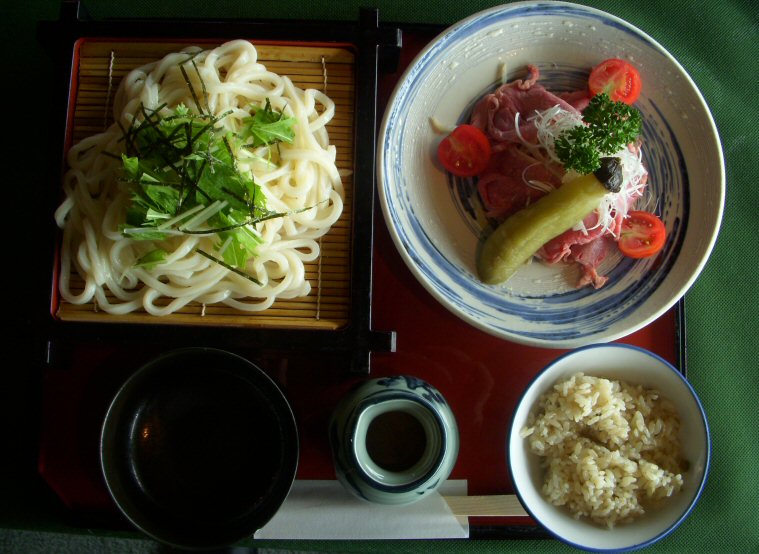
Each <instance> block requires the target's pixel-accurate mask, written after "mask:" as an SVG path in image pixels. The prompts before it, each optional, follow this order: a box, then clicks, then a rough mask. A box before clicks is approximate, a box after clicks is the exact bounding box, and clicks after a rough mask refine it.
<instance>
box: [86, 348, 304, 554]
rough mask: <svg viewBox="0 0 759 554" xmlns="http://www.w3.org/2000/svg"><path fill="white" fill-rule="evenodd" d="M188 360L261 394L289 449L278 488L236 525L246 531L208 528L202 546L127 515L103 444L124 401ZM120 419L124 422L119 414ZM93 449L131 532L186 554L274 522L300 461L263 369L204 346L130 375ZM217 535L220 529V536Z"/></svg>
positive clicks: (283, 400)
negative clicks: (208, 360) (199, 359)
mask: <svg viewBox="0 0 759 554" xmlns="http://www.w3.org/2000/svg"><path fill="white" fill-rule="evenodd" d="M193 355H195V356H197V355H203V356H210V357H216V358H221V359H226V360H228V361H229V362H230V363H231V364H232V365H231V367H229V366H224V367H223V368H222V367H217V366H208V367H207V368H204V369H203V371H207V372H209V373H211V372H214V373H218V372H223V373H227V374H231V375H232V376H234V377H237V378H240V379H243V380H245V381H246V382H247V383H249V384H250V385H251V386H252V387H253V388H255V389H256V390H258V391H259V392H261V394H264V395H266V396H267V398H268V400H269V401H270V402H271V406H272V409H273V411H274V412H275V413H276V418H277V419H278V420H279V421H280V422H281V423H282V433H283V437H284V439H285V440H286V441H287V443H288V449H287V450H286V452H285V458H284V462H283V464H282V466H281V467H282V469H283V471H282V473H281V476H280V478H279V479H278V482H277V484H275V485H274V487H273V488H272V491H271V494H272V499H271V500H269V501H266V502H263V503H262V504H261V506H260V508H257V509H255V510H253V511H252V512H250V513H248V514H246V515H245V517H244V518H243V519H244V525H243V524H240V525H239V527H241V528H242V527H244V529H245V530H241V531H239V532H237V533H229V532H225V530H224V529H223V526H224V524H221V525H217V526H215V527H214V526H212V527H209V528H208V529H209V530H210V531H211V532H210V533H209V535H212V538H210V539H209V540H208V542H203V543H202V544H199V543H190V542H184V541H181V540H176V536H175V535H177V534H178V533H177V529H172V531H171V532H170V533H169V535H174V536H173V537H167V536H164V534H163V533H161V532H157V531H156V530H155V529H156V527H158V528H159V529H160V526H153V525H151V526H150V528H147V527H146V526H145V525H144V524H143V523H142V518H140V517H138V516H137V515H135V514H134V513H132V511H131V510H130V509H128V508H127V507H126V506H124V505H123V501H127V503H129V501H128V496H127V495H126V494H125V493H123V492H119V491H118V490H116V489H115V486H114V483H113V479H114V474H115V472H116V470H115V469H114V467H113V461H112V460H111V458H112V456H113V455H114V453H113V452H108V444H109V443H110V442H113V440H114V439H113V436H112V435H113V431H114V428H115V426H116V425H117V423H118V421H117V416H118V412H119V409H120V405H121V404H123V403H124V402H126V401H128V400H129V399H130V398H133V397H134V395H135V393H137V394H139V393H140V388H141V387H142V385H143V384H144V381H145V380H148V381H149V380H150V379H151V378H155V376H156V375H159V376H160V373H162V372H166V371H170V370H171V369H172V367H173V366H172V365H171V364H170V363H169V362H171V361H172V360H174V359H176V358H180V359H181V358H184V357H187V356H193ZM121 417H123V414H122V416H121ZM98 446H99V461H100V470H101V475H102V477H103V480H104V483H105V485H106V488H107V490H108V493H109V495H110V497H111V500H112V501H113V502H114V504H115V505H116V507H117V508H118V509H119V511H120V512H121V513H122V514H123V515H124V517H126V519H127V520H129V522H130V523H131V524H132V525H133V526H134V527H135V528H137V529H138V530H140V531H141V532H143V533H144V534H146V535H147V536H149V537H151V538H153V539H155V540H157V541H159V542H161V543H163V544H166V545H169V546H172V547H178V548H183V549H190V550H194V549H208V548H212V549H213V548H223V547H227V546H230V545H232V544H234V543H236V542H239V541H240V540H243V539H244V538H246V537H248V536H252V535H253V534H254V533H255V531H257V530H258V529H260V528H261V527H263V526H264V525H265V524H266V523H267V522H268V521H270V520H271V518H272V517H274V515H275V514H276V512H277V511H278V509H279V508H280V507H281V505H282V504H283V503H284V501H285V499H286V498H287V496H288V495H289V494H290V491H291V490H292V486H293V483H294V481H295V476H296V473H297V467H298V464H299V459H300V446H299V434H298V428H297V423H296V419H295V414H294V412H293V409H292V406H291V405H290V403H289V401H288V399H287V397H286V396H285V394H284V391H283V390H282V389H281V387H280V386H279V385H278V384H277V383H276V382H275V381H274V380H273V379H272V378H271V377H270V376H269V375H268V374H267V373H266V372H265V371H263V369H261V368H260V367H259V366H258V365H257V364H255V363H254V362H252V361H251V360H249V359H247V358H245V357H243V356H241V355H239V354H235V353H234V352H230V351H228V350H224V349H221V348H215V347H205V346H187V347H179V348H175V349H171V350H168V351H165V352H163V353H161V354H159V355H157V356H154V357H151V358H149V359H148V360H147V361H146V362H145V363H143V364H142V365H141V366H139V367H138V368H137V369H136V370H134V371H133V372H132V373H131V374H129V375H128V376H127V377H126V378H125V379H124V380H123V381H122V383H121V385H120V386H119V387H118V389H117V390H116V392H115V393H114V394H113V397H112V399H111V401H110V403H109V404H108V408H107V410H106V412H105V415H104V417H103V420H102V424H101V427H100V440H99V445H98ZM218 529H221V531H219V530H218Z"/></svg>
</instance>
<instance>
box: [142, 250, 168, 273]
mask: <svg viewBox="0 0 759 554" xmlns="http://www.w3.org/2000/svg"><path fill="white" fill-rule="evenodd" d="M168 255H169V254H168V252H166V250H163V249H162V248H156V249H155V250H151V251H150V252H148V253H147V254H145V255H144V256H142V257H141V258H140V259H139V260H137V262H135V264H134V267H142V268H145V269H153V268H154V267H155V266H157V265H158V264H162V263H165V262H166V258H167V256H168Z"/></svg>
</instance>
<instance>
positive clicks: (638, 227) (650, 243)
mask: <svg viewBox="0 0 759 554" xmlns="http://www.w3.org/2000/svg"><path fill="white" fill-rule="evenodd" d="M666 240H667V230H666V229H665V228H664V223H662V220H661V219H659V218H658V217H656V216H655V215H654V214H652V213H649V212H641V211H631V212H627V217H626V218H625V219H624V220H623V221H622V231H621V233H620V237H619V243H618V244H619V250H620V252H622V254H624V255H625V256H629V257H630V258H648V257H649V256H653V255H654V254H656V253H657V252H659V250H661V249H662V247H663V246H664V242H665V241H666Z"/></svg>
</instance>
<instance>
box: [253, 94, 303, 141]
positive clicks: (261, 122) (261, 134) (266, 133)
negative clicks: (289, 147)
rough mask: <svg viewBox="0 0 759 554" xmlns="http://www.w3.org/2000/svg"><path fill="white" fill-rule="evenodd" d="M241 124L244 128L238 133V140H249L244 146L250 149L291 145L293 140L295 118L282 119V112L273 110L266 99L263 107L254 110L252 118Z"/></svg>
mask: <svg viewBox="0 0 759 554" xmlns="http://www.w3.org/2000/svg"><path fill="white" fill-rule="evenodd" d="M243 123H244V124H245V127H244V128H243V130H242V131H241V133H240V138H241V139H243V140H250V141H251V142H250V143H248V144H246V146H249V147H251V148H257V147H259V146H271V145H272V144H276V143H278V142H286V143H288V144H292V142H293V139H294V138H295V132H294V131H293V125H294V123H295V118H294V117H284V114H283V113H282V112H278V111H275V110H273V109H272V108H271V103H270V102H269V99H268V98H267V99H266V104H265V105H264V107H263V108H254V114H253V116H252V117H246V118H245V119H243Z"/></svg>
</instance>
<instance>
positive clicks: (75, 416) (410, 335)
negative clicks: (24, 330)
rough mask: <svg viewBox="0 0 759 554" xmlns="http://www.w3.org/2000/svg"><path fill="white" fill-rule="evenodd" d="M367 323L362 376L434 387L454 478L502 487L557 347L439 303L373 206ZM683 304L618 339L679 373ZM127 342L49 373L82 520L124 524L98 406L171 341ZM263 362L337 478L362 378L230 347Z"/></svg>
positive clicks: (316, 468)
mask: <svg viewBox="0 0 759 554" xmlns="http://www.w3.org/2000/svg"><path fill="white" fill-rule="evenodd" d="M436 32H437V29H434V28H416V27H415V28H409V29H407V30H406V32H405V33H404V46H403V48H402V50H401V60H400V64H399V66H398V69H397V71H395V72H394V73H392V74H387V75H385V76H384V77H382V79H381V82H380V86H379V90H378V93H379V110H380V111H379V113H380V114H381V113H382V112H381V110H382V107H383V106H384V103H385V102H386V100H387V98H388V97H389V94H390V92H391V91H392V88H393V86H394V85H395V83H396V81H397V79H398V78H399V77H400V75H401V73H402V71H403V69H404V67H405V65H406V64H408V62H409V61H410V60H411V59H412V58H413V56H414V55H415V54H416V53H417V52H418V51H419V49H420V48H421V47H422V46H424V44H426V43H427V41H429V40H430V39H431V38H433V37H434V35H435V33H436ZM375 214H376V218H375V228H374V246H373V292H372V302H371V304H372V328H373V329H377V330H383V331H384V330H392V331H395V332H396V333H397V335H396V336H397V343H396V351H395V352H392V353H389V352H379V353H374V354H372V358H371V377H376V376H383V375H390V374H408V375H414V376H417V377H420V378H422V379H424V380H426V381H428V382H430V383H431V384H433V385H434V386H435V387H437V388H438V389H439V390H440V391H441V392H442V393H443V395H444V396H445V397H446V399H447V400H448V402H449V404H450V405H451V407H452V409H453V411H454V413H455V415H456V418H457V422H458V426H459V432H460V439H461V447H460V452H459V457H458V460H457V463H456V466H455V468H454V470H453V473H452V475H451V479H463V480H466V481H467V486H468V493H469V494H470V495H488V494H511V493H513V487H512V484H511V481H510V477H509V474H508V469H507V464H506V455H507V453H506V442H507V429H508V426H509V422H510V418H511V413H512V411H513V409H514V407H515V405H516V402H517V400H518V398H519V396H520V395H521V393H522V391H523V390H524V388H525V387H526V386H527V384H528V383H529V382H530V381H531V380H532V378H533V377H534V376H535V374H536V373H537V372H538V371H539V370H540V368H542V367H543V366H544V365H546V364H547V363H548V362H550V361H551V360H553V359H554V358H556V357H557V356H559V355H560V354H562V353H563V351H561V350H549V349H539V348H533V347H528V346H522V345H518V344H514V343H510V342H507V341H504V340H501V339H498V338H495V337H492V336H490V335H487V334H485V333H483V332H482V331H479V330H477V329H475V328H474V327H471V326H469V325H468V324H466V323H464V322H463V321H461V320H460V319H458V318H457V317H456V316H454V315H453V314H451V313H450V312H448V311H447V310H446V309H445V308H443V307H442V306H441V305H440V304H439V303H438V302H437V301H436V300H434V299H433V298H432V297H431V296H430V294H429V293H427V292H426V290H424V288H423V287H422V286H421V285H420V284H419V283H418V282H417V281H416V280H415V278H414V277H413V275H412V274H411V273H410V271H409V270H408V268H407V267H406V266H405V264H404V263H403V261H402V260H401V258H400V256H399V255H398V253H397V251H396V249H395V246H394V244H393V242H392V240H391V239H390V236H389V234H388V230H387V228H386V226H385V223H384V220H383V219H382V217H381V215H380V212H379V209H378V208H376V209H375ZM682 310H683V305H682V302H681V303H679V304H678V305H677V306H676V307H675V308H673V309H672V310H670V311H668V312H667V313H666V314H664V315H663V316H662V317H661V318H659V319H658V320H656V321H654V322H653V323H651V324H650V325H649V326H647V327H645V328H643V329H642V330H640V331H638V332H636V333H635V334H633V335H631V336H629V337H627V338H626V339H625V340H623V341H620V342H625V343H630V344H635V345H638V346H642V347H644V348H647V349H649V350H652V351H654V352H656V353H657V354H659V355H661V356H662V357H664V358H665V359H667V360H669V361H670V362H672V363H673V364H675V365H676V366H677V367H679V368H680V369H681V371H684V370H685V352H684V339H685V337H684V334H685V332H684V331H685V330H684V326H683V323H682V321H683V318H682V315H683V313H682ZM170 347H171V346H170V344H167V345H165V346H163V347H161V346H146V347H145V348H144V349H135V348H127V347H124V346H119V345H118V344H114V343H112V342H102V341H92V342H88V341H86V340H78V341H74V342H68V343H59V344H56V345H55V348H56V351H55V352H53V353H52V355H51V356H52V359H54V360H55V363H54V364H53V365H52V366H51V367H50V368H49V369H48V370H47V371H46V373H45V376H44V385H43V410H44V411H43V418H42V434H41V441H40V454H39V470H40V472H41V474H42V476H43V477H44V479H45V480H46V481H47V482H48V484H49V485H50V486H51V487H52V488H53V490H54V491H55V492H56V493H57V495H58V496H59V497H60V499H61V500H62V501H63V503H64V504H65V505H66V506H67V508H68V509H69V512H70V514H71V516H72V519H73V520H74V521H79V522H81V523H82V524H86V525H98V524H103V525H108V526H111V527H113V526H117V527H126V522H125V520H123V519H122V518H121V516H120V515H119V514H118V512H117V510H116V508H115V506H114V504H113V503H112V501H111V499H110V497H109V496H108V493H107V490H106V488H105V485H104V482H103V480H102V477H101V474H100V467H99V454H98V442H99V432H100V424H101V422H102V418H103V415H104V413H105V410H106V408H107V406H108V403H109V402H110V399H111V398H112V395H113V394H114V393H115V391H116V388H117V387H118V386H119V385H120V383H121V382H122V381H123V379H125V378H126V376H127V375H128V374H129V373H131V372H132V371H134V370H135V369H136V368H137V367H139V366H140V365H142V364H143V363H145V362H146V361H148V360H149V359H151V358H152V357H153V356H155V355H157V354H159V353H160V352H163V351H165V350H166V349H168V348H170ZM230 350H234V351H236V352H237V353H239V354H241V355H243V356H246V357H248V358H249V359H251V360H252V361H254V362H255V363H257V364H258V365H259V366H261V367H262V368H264V369H265V370H266V371H267V372H268V373H269V374H270V375H271V376H272V377H273V378H274V379H275V380H276V381H277V382H278V383H279V384H280V385H281V386H282V387H283V389H284V390H285V392H286V394H287V396H288V398H289V399H290V401H291V404H292V406H293V410H294V412H295V414H296V419H297V422H298V427H299V432H300V435H301V459H300V460H301V461H300V466H299V469H298V474H297V478H298V479H335V473H334V470H333V467H332V460H331V456H330V451H329V443H328V437H327V422H328V419H329V416H330V414H331V411H332V409H333V407H334V406H335V405H336V403H337V401H338V400H339V399H340V398H341V397H342V395H343V394H345V392H346V391H347V390H348V389H349V388H350V387H351V386H352V385H354V384H355V383H357V382H359V381H361V380H363V379H366V378H367V376H366V375H361V374H356V373H347V372H345V370H344V364H341V363H340V360H338V359H337V357H338V356H337V355H335V356H330V355H327V354H324V353H318V354H317V353H315V354H313V355H309V354H293V355H292V356H290V355H288V356H282V355H265V354H264V355H262V354H260V353H258V352H253V351H247V352H246V350H245V349H244V348H239V347H237V348H234V349H231V348H230ZM533 533H534V534H537V535H540V532H539V531H538V530H537V528H536V527H535V524H534V522H533V521H532V520H531V519H530V518H528V517H510V518H492V517H491V518H470V536H471V537H477V536H488V537H495V536H497V537H514V536H525V535H529V534H533Z"/></svg>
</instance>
